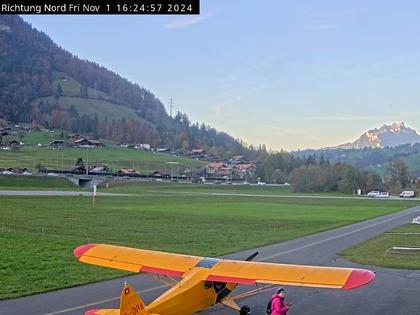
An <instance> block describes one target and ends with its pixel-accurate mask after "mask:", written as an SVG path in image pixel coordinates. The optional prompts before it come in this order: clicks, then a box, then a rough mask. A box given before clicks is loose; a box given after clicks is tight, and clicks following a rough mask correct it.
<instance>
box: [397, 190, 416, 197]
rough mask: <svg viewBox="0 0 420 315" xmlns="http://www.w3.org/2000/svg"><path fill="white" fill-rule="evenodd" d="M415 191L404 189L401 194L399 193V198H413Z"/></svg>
mask: <svg viewBox="0 0 420 315" xmlns="http://www.w3.org/2000/svg"><path fill="white" fill-rule="evenodd" d="M415 195H416V194H415V192H414V191H412V190H404V191H403V192H402V193H401V194H400V198H414V197H415Z"/></svg>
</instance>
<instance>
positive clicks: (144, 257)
mask: <svg viewBox="0 0 420 315" xmlns="http://www.w3.org/2000/svg"><path fill="white" fill-rule="evenodd" d="M73 254H74V256H76V258H77V259H78V260H79V261H81V262H84V263H87V264H92V265H97V266H103V267H108V268H114V269H119V270H125V271H131V272H147V273H155V274H160V275H167V276H173V277H182V276H183V275H184V273H185V272H186V271H188V270H189V269H191V268H193V267H194V266H195V265H196V264H197V263H198V262H199V261H200V260H201V259H202V257H196V256H189V255H179V254H172V253H164V252H158V251H152V250H144V249H135V248H129V247H122V246H115V245H105V244H86V245H81V246H79V247H77V248H76V249H75V250H74V251H73Z"/></svg>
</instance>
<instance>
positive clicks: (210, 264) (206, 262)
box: [195, 258, 219, 269]
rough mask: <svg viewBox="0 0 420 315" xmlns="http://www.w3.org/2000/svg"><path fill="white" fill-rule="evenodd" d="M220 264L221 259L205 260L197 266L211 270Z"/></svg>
mask: <svg viewBox="0 0 420 315" xmlns="http://www.w3.org/2000/svg"><path fill="white" fill-rule="evenodd" d="M218 262H219V259H216V258H203V259H201V260H200V261H199V262H198V263H197V265H195V266H196V267H201V268H208V269H210V268H212V267H213V266H214V265H215V264H217V263H218Z"/></svg>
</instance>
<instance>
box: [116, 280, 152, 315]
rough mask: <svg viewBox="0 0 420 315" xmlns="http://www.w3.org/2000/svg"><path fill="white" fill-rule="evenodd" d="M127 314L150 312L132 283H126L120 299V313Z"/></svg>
mask: <svg viewBox="0 0 420 315" xmlns="http://www.w3.org/2000/svg"><path fill="white" fill-rule="evenodd" d="M127 314H135V315H146V314H148V312H147V311H146V305H145V304H144V302H143V300H142V299H141V297H140V296H139V295H138V294H137V292H136V290H134V288H133V287H132V286H131V285H129V284H124V287H123V289H122V292H121V299H120V315H127Z"/></svg>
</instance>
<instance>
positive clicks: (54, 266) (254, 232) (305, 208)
mask: <svg viewBox="0 0 420 315" xmlns="http://www.w3.org/2000/svg"><path fill="white" fill-rule="evenodd" d="M178 187H186V186H184V185H182V184H179V186H178ZM190 188H191V187H188V190H189V189H190ZM260 188H262V189H260ZM265 188H266V187H249V189H254V192H258V193H261V191H263V190H265ZM267 188H268V187H267ZM178 189H179V190H182V189H181V188H178ZM184 189H185V190H187V188H184ZM199 189H202V188H199ZM217 189H219V188H217ZM150 190H152V191H153V192H150ZM159 191H160V192H159ZM137 193H139V195H137V196H132V197H99V198H97V201H96V204H95V206H93V205H92V203H91V200H90V198H86V197H72V198H69V197H43V198H40V197H0V204H1V211H0V242H1V247H0V278H1V279H2V283H4V285H2V286H0V299H5V298H12V297H17V296H22V295H28V294H33V293H36V292H43V291H48V290H54V289H58V288H63V287H70V286H74V285H80V284H84V283H89V282H93V281H98V280H103V279H108V278H112V277H117V276H120V275H122V273H121V272H118V271H113V270H107V269H104V268H100V267H94V266H87V265H83V264H80V263H78V262H76V260H75V259H74V257H73V256H72V250H73V249H74V248H75V247H76V246H77V245H79V244H83V243H89V242H103V243H111V244H119V245H126V246H132V247H139V248H149V249H156V250H165V251H172V252H180V253H187V254H194V255H202V256H219V255H222V254H226V253H230V252H236V251H239V250H242V249H246V248H252V247H256V246H260V245H263V244H269V243H274V242H279V241H284V240H288V239H293V238H296V237H299V236H302V235H307V234H311V233H315V232H318V231H323V230H328V229H331V228H335V227H338V226H342V225H347V224H351V223H354V222H358V221H361V220H365V219H368V218H372V217H375V216H380V215H384V214H387V213H391V212H394V211H397V210H400V209H403V208H406V207H410V206H413V205H414V204H415V203H414V202H410V201H408V202H407V201H405V202H402V201H390V200H386V201H382V200H345V199H308V198H287V197H286V198H275V197H270V196H261V197H247V196H212V195H208V194H206V195H199V194H197V195H187V196H186V195H177V194H175V195H171V194H168V188H167V186H164V185H163V186H159V185H153V186H150V189H149V190H148V189H147V186H146V185H143V186H142V191H138V192H137Z"/></svg>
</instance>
